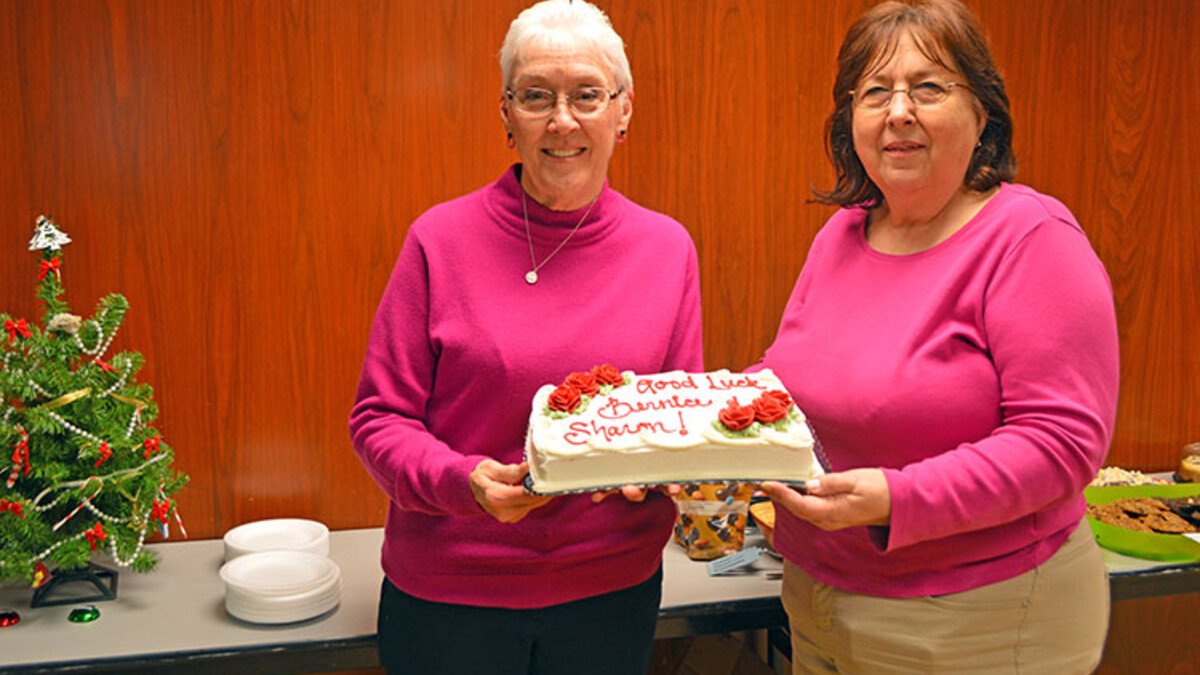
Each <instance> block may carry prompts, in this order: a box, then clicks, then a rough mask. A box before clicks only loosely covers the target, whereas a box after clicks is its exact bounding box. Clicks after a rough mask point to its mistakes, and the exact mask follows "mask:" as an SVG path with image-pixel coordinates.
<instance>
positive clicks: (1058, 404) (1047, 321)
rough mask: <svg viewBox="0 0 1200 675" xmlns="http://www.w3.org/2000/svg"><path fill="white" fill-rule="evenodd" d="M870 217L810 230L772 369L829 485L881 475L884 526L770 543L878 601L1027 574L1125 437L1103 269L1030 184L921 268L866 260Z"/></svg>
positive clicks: (787, 530)
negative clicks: (1117, 432) (865, 471)
mask: <svg viewBox="0 0 1200 675" xmlns="http://www.w3.org/2000/svg"><path fill="white" fill-rule="evenodd" d="M865 222H866V212H865V211H863V210H862V209H843V210H841V211H839V212H838V213H836V214H835V215H834V216H833V217H832V218H831V219H830V220H829V222H828V223H827V224H826V225H825V227H824V228H823V229H822V230H821V232H820V233H819V234H818V235H817V238H816V240H815V241H814V242H813V245H812V248H811V250H810V252H809V255H808V259H807V260H806V262H805V264H804V269H803V270H802V271H801V273H800V278H799V279H798V281H797V282H796V286H795V289H794V290H793V292H792V296H791V299H790V300H789V301H788V305H787V308H786V310H785V311H784V315H783V319H782V322H781V324H780V328H779V334H778V336H777V337H776V338H775V342H774V344H773V345H772V346H771V347H770V349H768V350H767V352H766V355H765V357H764V360H763V364H764V365H766V366H768V367H770V368H772V369H773V370H774V371H775V372H776V373H777V374H778V375H779V377H780V378H781V379H782V380H783V382H784V384H786V385H787V387H788V388H789V389H790V390H791V392H792V393H793V394H794V395H795V398H796V400H797V402H798V403H799V405H800V406H801V408H802V409H803V410H804V411H805V412H806V413H807V414H808V415H809V417H810V419H811V422H812V425H813V427H814V429H815V431H816V434H817V436H818V438H819V439H820V441H821V442H822V445H823V448H824V451H825V454H826V455H827V456H828V459H829V461H830V463H831V464H832V467H833V469H834V470H845V469H850V468H855V467H884V468H885V474H886V476H887V481H888V487H889V488H890V490H891V497H892V518H891V526H890V528H874V527H873V528H866V527H858V528H851V529H847V530H842V531H838V532H823V531H821V530H819V529H817V528H815V527H813V526H812V525H810V524H808V523H807V522H804V521H801V520H799V519H797V518H795V517H793V516H792V515H791V514H790V513H784V512H782V510H781V513H780V515H779V519H778V531H777V534H776V544H777V546H778V547H779V549H780V551H781V552H782V553H783V554H784V555H785V556H786V557H787V558H788V559H789V560H791V561H792V562H794V563H795V564H797V565H799V566H800V567H802V568H803V569H804V570H806V571H807V572H808V573H809V574H811V575H812V576H813V577H814V578H816V579H818V580H820V581H823V582H825V583H827V584H829V585H831V586H835V587H837V588H842V589H845V590H849V591H854V592H859V593H866V594H870V595H877V596H886V597H911V596H920V595H935V594H942V593H951V592H956V591H962V590H966V589H970V588H975V587H978V586H982V585H985V584H988V583H993V582H996V581H1000V580H1003V579H1007V578H1010V577H1013V576H1016V575H1018V574H1021V573H1023V572H1026V571H1028V570H1030V569H1032V568H1033V567H1035V566H1037V565H1038V564H1040V563H1042V562H1044V561H1045V560H1046V559H1047V558H1049V557H1050V556H1051V555H1052V554H1053V553H1054V552H1055V551H1056V550H1057V549H1058V548H1059V546H1060V545H1061V544H1062V542H1063V541H1064V540H1065V539H1066V537H1067V535H1068V534H1069V533H1070V532H1071V531H1072V530H1073V529H1074V528H1075V527H1076V526H1077V525H1078V524H1079V522H1080V519H1081V518H1082V517H1083V513H1084V508H1085V504H1084V500H1083V496H1082V491H1083V488H1084V486H1085V485H1087V483H1088V482H1089V481H1090V480H1091V479H1092V478H1093V477H1094V476H1095V474H1096V471H1097V470H1098V469H1099V468H1100V466H1101V464H1102V462H1103V460H1104V457H1105V454H1106V452H1107V450H1108V444H1109V441H1110V439H1111V436H1112V428H1113V420H1114V417H1115V414H1116V405H1117V379H1118V363H1117V328H1116V318H1115V313H1114V309H1113V297H1112V289H1111V286H1110V284H1109V280H1108V276H1107V274H1106V273H1105V271H1104V267H1103V266H1102V264H1101V263H1100V261H1099V259H1098V258H1097V257H1096V254H1095V253H1094V252H1093V251H1092V249H1091V246H1090V245H1089V243H1088V240H1087V237H1086V236H1085V235H1084V233H1083V231H1082V230H1081V229H1080V227H1079V225H1078V223H1076V221H1075V218H1074V217H1073V216H1072V215H1071V213H1070V212H1069V211H1068V210H1067V209H1066V207H1064V206H1063V205H1062V204H1061V203H1059V202H1058V201H1056V200H1054V199H1052V198H1050V197H1046V196H1044V195H1041V194H1038V193H1037V192H1035V191H1033V190H1032V189H1030V188H1028V187H1025V186H1022V185H1010V184H1005V185H1003V186H1002V187H1001V189H1000V191H999V192H998V193H997V194H996V196H995V197H993V198H992V200H991V201H990V202H988V203H987V204H986V205H985V206H984V208H983V209H982V210H981V211H980V212H979V214H978V215H976V216H975V218H974V219H972V220H971V222H969V223H968V224H967V225H966V226H965V227H964V228H963V229H962V230H960V231H959V232H957V233H956V234H954V236H952V237H951V238H950V239H948V240H946V241H945V242H942V243H941V244H939V245H937V246H935V247H933V248H931V249H929V250H926V251H922V252H920V253H916V254H913V255H886V254H883V253H879V252H877V251H875V250H873V249H871V248H870V247H869V246H868V245H867V241H866V237H865V234H864V223H865Z"/></svg>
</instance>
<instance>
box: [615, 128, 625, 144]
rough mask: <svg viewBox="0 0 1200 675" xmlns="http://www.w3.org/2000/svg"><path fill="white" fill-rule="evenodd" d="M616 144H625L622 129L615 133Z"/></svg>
mask: <svg viewBox="0 0 1200 675" xmlns="http://www.w3.org/2000/svg"><path fill="white" fill-rule="evenodd" d="M617 142H618V143H624V142H625V130H624V129H621V130H620V131H618V132H617Z"/></svg>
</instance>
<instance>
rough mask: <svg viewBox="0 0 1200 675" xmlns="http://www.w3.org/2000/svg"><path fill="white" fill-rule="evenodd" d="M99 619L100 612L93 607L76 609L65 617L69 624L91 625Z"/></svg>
mask: <svg viewBox="0 0 1200 675" xmlns="http://www.w3.org/2000/svg"><path fill="white" fill-rule="evenodd" d="M99 618H100V610H99V609H96V606H95V605H87V606H86V607H76V608H75V609H73V610H71V613H70V614H68V615H67V621H70V622H71V623H91V622H93V621H95V620H96V619H99Z"/></svg>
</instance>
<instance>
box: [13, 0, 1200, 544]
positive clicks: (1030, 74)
mask: <svg viewBox="0 0 1200 675" xmlns="http://www.w3.org/2000/svg"><path fill="white" fill-rule="evenodd" d="M524 4H525V3H524V1H523V0H521V1H517V0H497V1H489V2H478V1H477V0H438V1H437V2H415V1H412V2H408V1H402V0H395V1H388V0H171V1H170V2H164V1H162V0H2V1H0V223H2V224H0V250H3V251H4V252H5V253H4V256H3V260H4V263H3V265H0V308H3V309H4V310H6V311H9V312H11V313H13V314H17V315H27V316H31V317H32V316H38V315H39V314H40V308H39V306H38V305H37V303H36V301H35V300H34V298H33V295H32V291H33V281H34V278H35V270H36V257H35V256H34V254H32V253H28V252H26V250H25V244H26V242H27V241H28V239H29V236H30V234H31V233H32V227H33V222H34V218H35V217H36V216H37V215H38V214H41V213H51V214H53V215H54V216H55V217H56V218H57V219H58V220H59V222H60V223H61V224H62V225H63V227H64V228H65V229H66V231H67V232H68V233H69V234H70V235H71V236H72V237H73V238H74V240H75V242H74V243H73V244H71V245H70V246H68V247H67V249H66V258H67V262H66V264H67V267H66V272H65V282H66V284H67V287H68V293H69V295H68V299H69V301H70V302H71V303H72V304H73V306H74V307H75V309H76V310H85V311H87V312H88V313H90V311H91V308H92V307H93V306H94V303H95V301H96V299H98V298H99V297H100V296H102V295H103V294H105V293H108V292H112V291H116V292H121V293H123V294H125V295H126V296H127V297H128V298H129V300H130V302H131V304H132V311H131V312H130V313H129V315H128V320H127V322H126V324H125V327H124V328H123V330H122V332H121V334H120V336H119V338H118V347H119V348H121V349H134V350H138V351H141V352H142V353H143V354H144V355H145V356H146V359H147V364H148V365H147V367H146V368H145V369H144V371H143V373H142V374H143V378H144V380H145V381H147V382H149V383H150V384H152V385H153V386H154V387H155V391H156V396H157V400H158V402H159V404H160V406H161V409H162V417H161V427H162V429H163V431H164V433H165V437H166V438H167V439H168V441H169V442H171V444H172V445H173V446H174V447H175V449H176V451H177V452H178V464H179V466H180V467H181V469H182V470H184V471H186V472H187V473H189V474H191V476H192V479H193V482H192V485H191V486H190V487H189V488H187V490H186V492H184V493H182V494H181V499H180V503H181V505H182V510H183V514H184V516H185V518H186V520H187V523H188V526H189V529H190V530H191V532H192V533H193V534H194V535H198V536H201V537H210V536H218V535H220V534H221V533H222V532H223V531H224V530H225V529H227V528H229V527H231V526H233V525H236V524H238V523H240V522H244V521H247V520H252V519H256V518H264V517H273V516H282V515H298V516H307V517H314V518H319V519H321V520H323V521H325V522H327V523H329V524H330V525H331V526H332V527H334V528H347V527H358V526H371V525H379V524H381V523H382V519H383V513H384V500H383V498H382V496H381V495H380V493H379V492H378V490H376V488H375V486H374V485H373V484H372V483H371V481H370V480H369V479H368V477H367V475H366V473H365V472H364V471H363V470H362V469H361V467H360V466H359V464H358V462H357V460H356V459H355V458H354V456H353V454H352V452H351V449H350V443H349V440H348V437H347V432H346V417H347V413H348V411H349V409H350V406H351V403H352V400H353V396H354V389H355V384H356V382H357V376H358V370H359V366H360V362H361V358H362V354H363V349H364V345H365V343H366V340H367V335H368V331H369V328H370V325H371V321H372V317H373V314H374V309H375V304H376V301H377V300H378V298H379V295H380V293H381V291H382V289H383V287H384V284H385V282H386V280H387V278H388V274H389V272H390V270H391V267H392V264H393V261H394V259H395V257H396V254H397V252H398V251H399V249H400V246H401V243H402V241H403V238H404V235H405V232H406V229H407V226H408V223H409V222H410V221H411V220H412V219H413V218H414V217H415V216H416V215H417V214H419V213H420V212H421V211H423V210H425V209H426V208H428V207H429V206H431V205H433V204H435V203H437V202H440V201H443V200H446V199H448V198H451V197H454V196H457V195H460V194H463V193H464V192H467V191H469V190H472V189H475V188H477V187H479V186H481V185H483V184H485V183H487V182H489V181H491V180H493V179H495V178H496V177H497V176H499V175H500V174H501V172H503V171H504V169H505V168H506V166H507V165H508V164H509V163H510V162H511V161H513V159H514V155H513V153H512V151H509V150H508V149H506V148H505V144H504V133H503V128H502V126H501V124H500V121H499V117H498V113H497V101H498V95H499V87H500V82H499V73H498V67H497V65H496V59H495V53H496V52H497V51H498V48H499V45H500V43H501V40H502V39H503V37H504V33H505V30H506V28H507V24H508V21H509V20H511V18H512V17H513V16H515V14H516V13H517V11H518V10H519V9H520V8H521V7H523V5H524ZM600 4H601V6H602V7H604V8H605V9H606V10H608V11H609V13H610V15H611V16H612V19H613V21H614V24H615V25H616V27H617V29H618V31H619V32H620V33H621V34H622V35H623V36H624V37H625V38H626V41H627V43H628V49H629V54H630V57H631V61H632V64H633V71H634V77H635V82H636V89H635V92H636V95H635V114H634V119H633V124H632V126H631V129H630V138H629V142H627V143H626V144H625V145H624V146H622V147H621V148H619V150H618V152H617V155H616V158H615V160H614V162H613V166H612V172H611V177H612V183H613V185H614V186H615V187H616V188H617V189H619V190H621V191H623V192H625V193H626V194H627V195H629V196H630V197H631V198H633V199H634V200H636V201H638V202H640V203H642V204H644V205H646V206H648V207H650V208H652V209H656V210H658V211H662V212H665V213H667V214H670V215H672V216H674V217H675V218H676V219H678V220H679V221H681V222H682V223H684V224H685V225H686V226H687V227H688V229H689V230H690V231H691V233H692V235H693V237H694V238H695V241H696V244H697V246H698V249H699V253H700V260H701V265H702V275H703V294H704V311H705V323H704V325H705V331H706V342H707V346H706V356H707V360H708V364H709V366H710V367H730V368H735V369H736V368H741V367H744V366H745V365H747V364H749V363H751V362H753V361H754V360H756V359H757V358H758V356H759V354H760V353H761V352H762V350H763V349H764V348H765V347H766V346H767V345H768V344H769V343H770V341H771V339H772V337H773V335H774V331H775V328H776V325H777V322H778V319H779V316H780V313H781V311H782V309H783V305H784V302H785V300H786V299H787V296H788V294H789V291H790V289H791V286H792V283H793V280H794V279H795V276H796V274H797V272H798V271H799V270H800V267H801V265H802V264H803V262H804V256H805V251H806V250H807V247H808V245H809V243H810V241H811V240H812V237H813V236H814V234H815V233H816V231H817V230H818V229H819V227H820V226H821V224H822V222H823V221H824V220H825V219H826V218H827V217H828V215H829V214H830V212H831V210H830V209H829V208H827V207H823V206H817V205H812V204H809V203H808V199H809V197H810V195H811V192H810V187H811V186H813V185H817V186H828V185H829V184H830V182H831V174H830V171H829V168H828V165H827V162H826V160H825V158H824V152H823V146H822V136H821V134H822V127H823V123H824V118H825V115H826V113H827V112H828V109H829V108H830V95H829V90H830V87H831V85H832V79H833V74H834V70H833V67H834V57H835V53H836V50H837V46H838V44H839V42H840V37H841V35H842V34H843V33H844V31H845V29H846V28H847V27H848V26H849V24H850V23H851V22H852V21H853V19H854V18H855V17H856V16H857V15H858V14H859V13H860V12H861V11H862V9H863V8H864V7H865V6H867V5H868V4H869V3H867V2H863V1H861V0H835V1H829V0H822V1H820V2H818V1H816V0H812V1H799V0H797V1H788V2H780V1H777V0H710V1H708V2H703V3H697V2H694V1H693V0H629V1H619V0H616V1H613V0H608V1H604V2H601V3H600ZM971 4H972V6H974V7H975V8H976V9H977V11H978V13H979V15H980V16H981V18H982V20H983V22H984V25H985V26H986V28H987V30H988V33H989V35H990V38H991V41H992V44H993V48H994V52H995V56H996V58H997V60H998V62H999V63H1000V64H1001V67H1002V69H1003V72H1004V73H1005V76H1006V79H1007V83H1008V88H1009V92H1010V96H1011V99H1012V103H1013V117H1014V119H1015V121H1016V150H1017V154H1018V158H1019V161H1020V172H1019V180H1021V181H1023V182H1026V183H1029V184H1031V185H1033V186H1034V187H1036V188H1038V189H1040V190H1043V191H1045V192H1048V193H1050V194H1052V195H1055V196H1057V197H1059V198H1060V199H1062V200H1063V201H1064V202H1065V203H1066V204H1067V205H1068V206H1070V207H1071V208H1072V209H1073V210H1074V211H1075V213H1076V214H1077V216H1078V217H1079V219H1080V221H1081V222H1082V223H1083V225H1084V227H1085V229H1086V230H1087V232H1088V234H1089V236H1090V237H1091V239H1092V242H1093V244H1094V245H1095V247H1096V249H1097V250H1098V251H1099V253H1100V255H1101V257H1102V258H1103V260H1104V262H1105V264H1106V265H1107V267H1108V270H1109V273H1110V274H1111V276H1112V280H1113V286H1114V293H1115V297H1116V303H1117V310H1118V315H1119V318H1120V333H1121V350H1122V360H1123V363H1122V378H1123V387H1122V394H1121V401H1120V414H1119V420H1118V426H1117V434H1116V441H1115V444H1114V446H1113V449H1112V452H1111V457H1110V462H1111V463H1114V464H1119V465H1123V466H1127V467H1137V468H1141V469H1146V470H1163V469H1167V468H1170V467H1171V466H1172V465H1173V464H1174V461H1175V459H1176V457H1177V455H1178V451H1179V448H1180V447H1181V446H1182V445H1183V444H1184V443H1185V442H1188V441H1194V440H1200V356H1198V355H1197V354H1198V352H1200V339H1198V338H1197V336H1198V335H1200V324H1198V323H1197V317H1200V298H1198V292H1197V289H1198V288H1200V271H1198V270H1200V236H1198V234H1197V225H1198V223H1197V221H1198V220H1200V206H1198V204H1200V193H1198V190H1197V187H1196V186H1197V181H1196V179H1195V177H1194V175H1193V171H1192V170H1191V169H1192V166H1191V164H1192V163H1193V160H1194V158H1195V157H1196V156H1198V155H1200V132H1197V131H1196V129H1195V127H1194V125H1192V124H1191V123H1190V119H1189V117H1190V115H1189V114H1188V111H1192V110H1195V109H1197V108H1198V107H1200V65H1198V64H1200V55H1198V47H1197V42H1196V41H1195V40H1194V39H1193V38H1194V36H1195V35H1197V34H1200V4H1197V3H1195V2H1191V0H1105V1H1103V2H1097V1H1096V0H1059V1H1057V2H1052V3H1047V2H1043V1H1042V0H973V1H972V2H971ZM516 272H519V270H517V271H516Z"/></svg>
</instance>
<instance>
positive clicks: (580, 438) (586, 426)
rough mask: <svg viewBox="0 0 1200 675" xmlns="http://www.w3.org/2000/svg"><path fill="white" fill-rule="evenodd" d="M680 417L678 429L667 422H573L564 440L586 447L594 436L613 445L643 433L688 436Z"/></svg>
mask: <svg viewBox="0 0 1200 675" xmlns="http://www.w3.org/2000/svg"><path fill="white" fill-rule="evenodd" d="M678 416H679V428H678V429H672V428H671V427H669V426H667V424H666V422H637V423H632V422H630V423H626V424H600V423H599V422H590V423H589V422H572V423H571V426H570V431H568V432H567V433H565V434H563V440H565V441H566V442H567V443H570V444H571V445H586V444H587V442H588V438H590V437H592V436H603V437H604V440H605V441H606V442H609V443H611V442H612V440H613V439H614V438H619V437H621V436H626V435H629V434H639V433H641V432H643V431H650V432H657V433H660V434H679V435H680V436H686V435H687V433H688V432H687V429H685V428H684V426H683V413H678Z"/></svg>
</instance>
